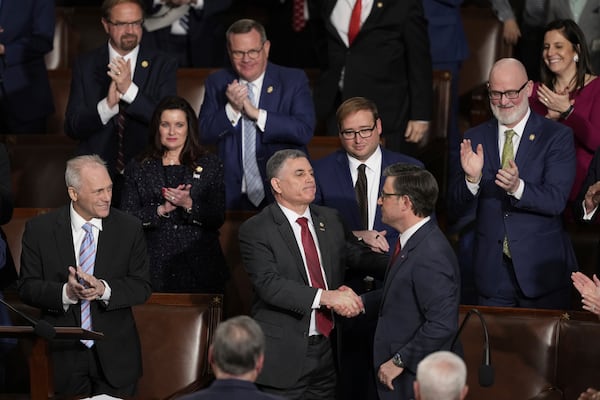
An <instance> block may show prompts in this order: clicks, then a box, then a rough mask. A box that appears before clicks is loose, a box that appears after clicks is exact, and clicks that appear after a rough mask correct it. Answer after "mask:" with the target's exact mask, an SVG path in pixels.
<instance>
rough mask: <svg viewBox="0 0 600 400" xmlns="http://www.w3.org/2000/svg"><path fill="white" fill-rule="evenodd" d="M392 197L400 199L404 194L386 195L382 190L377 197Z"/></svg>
mask: <svg viewBox="0 0 600 400" xmlns="http://www.w3.org/2000/svg"><path fill="white" fill-rule="evenodd" d="M392 196H397V197H402V196H404V194H403V193H386V192H384V191H383V190H382V191H381V192H379V197H381V198H382V199H385V198H388V197H392Z"/></svg>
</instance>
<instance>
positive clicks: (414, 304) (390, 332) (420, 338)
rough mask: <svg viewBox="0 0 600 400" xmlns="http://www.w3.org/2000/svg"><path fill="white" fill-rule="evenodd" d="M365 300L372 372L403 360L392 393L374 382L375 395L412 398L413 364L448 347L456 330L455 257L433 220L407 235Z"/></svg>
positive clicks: (388, 398)
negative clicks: (371, 327) (372, 318)
mask: <svg viewBox="0 0 600 400" xmlns="http://www.w3.org/2000/svg"><path fill="white" fill-rule="evenodd" d="M363 299H364V301H365V307H366V311H367V314H368V315H373V314H377V328H376V330H375V338H374V342H373V366H374V369H375V371H376V372H377V371H378V370H379V367H380V366H381V364H383V363H385V362H386V361H388V360H390V359H391V358H392V357H393V356H394V354H396V353H400V356H401V358H402V361H403V362H404V364H405V365H406V367H405V369H404V371H403V372H402V374H400V376H399V377H398V378H396V379H394V381H393V384H394V391H393V392H392V391H390V390H389V389H387V388H386V387H385V386H384V385H382V384H381V382H379V381H377V392H378V393H379V399H380V400H392V399H412V398H413V397H414V394H413V381H414V380H415V374H416V371H417V364H419V362H420V361H421V360H422V359H423V358H425V357H426V356H427V355H428V354H430V353H432V352H434V351H438V350H450V345H451V344H452V340H453V338H454V335H455V334H456V332H457V329H458V327H457V325H458V304H459V299H460V273H459V269H458V261H457V260H456V255H455V254H454V250H453V249H452V247H451V246H450V244H449V243H448V240H447V239H446V237H445V236H444V234H443V233H442V231H441V230H440V229H439V228H438V226H437V224H436V223H435V221H433V220H430V221H429V222H427V223H425V224H424V225H423V226H421V227H420V228H419V229H418V230H417V231H416V232H415V233H414V234H413V235H412V236H411V237H410V238H409V239H408V242H406V244H405V245H404V247H403V248H402V250H401V251H400V254H399V255H398V257H397V258H396V260H395V261H394V263H393V264H392V265H390V266H389V267H388V272H387V274H386V277H385V281H384V286H383V288H381V289H378V290H375V291H372V292H368V293H366V294H363Z"/></svg>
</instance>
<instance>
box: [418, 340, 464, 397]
mask: <svg viewBox="0 0 600 400" xmlns="http://www.w3.org/2000/svg"><path fill="white" fill-rule="evenodd" d="M413 387H414V390H415V399H416V400H463V399H464V398H465V397H466V396H467V392H468V391H469V386H467V366H466V365H465V362H464V361H463V360H462V359H461V358H460V357H459V356H457V355H456V354H454V353H452V352H450V351H436V352H435V353H431V354H430V355H428V356H427V357H425V358H424V359H423V360H421V362H420V363H419V365H418V366H417V379H416V380H415V381H414V383H413Z"/></svg>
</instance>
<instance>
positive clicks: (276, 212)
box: [269, 202, 310, 286]
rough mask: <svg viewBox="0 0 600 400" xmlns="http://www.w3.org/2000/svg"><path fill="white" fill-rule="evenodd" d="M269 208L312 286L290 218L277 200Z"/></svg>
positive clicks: (297, 264) (305, 277) (304, 276)
mask: <svg viewBox="0 0 600 400" xmlns="http://www.w3.org/2000/svg"><path fill="white" fill-rule="evenodd" d="M269 209H270V210H271V215H272V217H273V222H274V223H275V224H276V225H277V230H278V231H279V234H280V235H281V237H282V238H283V241H284V242H285V244H286V245H287V247H288V249H289V250H290V253H292V255H293V256H294V259H295V260H296V268H298V272H299V273H300V275H301V276H302V278H303V279H304V283H305V284H306V285H309V286H310V280H309V279H308V276H307V274H306V269H305V268H304V261H303V260H302V254H300V251H301V250H300V248H299V247H298V243H297V242H296V236H294V231H292V228H291V227H290V224H289V222H288V219H287V218H286V217H285V215H284V214H283V211H281V208H279V206H278V205H277V203H276V202H273V203H271V205H269Z"/></svg>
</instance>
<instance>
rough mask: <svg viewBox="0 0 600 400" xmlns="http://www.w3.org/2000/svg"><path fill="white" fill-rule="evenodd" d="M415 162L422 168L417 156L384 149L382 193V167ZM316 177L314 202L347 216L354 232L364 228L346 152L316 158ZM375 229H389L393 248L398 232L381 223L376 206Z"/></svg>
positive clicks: (344, 216) (381, 184) (382, 155)
mask: <svg viewBox="0 0 600 400" xmlns="http://www.w3.org/2000/svg"><path fill="white" fill-rule="evenodd" d="M399 162H401V163H407V164H414V165H418V166H420V167H422V166H423V163H422V162H421V161H419V160H417V159H415V158H412V157H409V156H406V155H404V154H401V153H396V152H393V151H390V150H386V149H384V148H381V174H380V175H381V179H380V181H379V191H378V193H379V192H381V189H382V188H383V184H384V183H385V177H383V170H384V169H385V168H386V167H388V166H389V165H392V164H396V163H399ZM312 164H313V169H314V172H315V179H316V180H317V193H316V195H315V200H314V203H315V204H320V205H322V206H327V207H331V208H335V209H336V210H338V212H339V213H340V214H341V216H342V218H344V222H345V223H346V225H347V226H348V228H350V229H351V230H353V231H356V230H362V229H363V228H362V222H361V220H360V210H359V209H358V203H357V201H356V193H355V191H354V184H353V183H352V175H351V174H350V165H349V162H348V156H347V154H346V151H344V150H343V149H340V150H338V151H336V152H335V153H332V154H330V155H328V156H327V157H324V158H321V159H320V160H317V161H313V162H312ZM373 229H375V230H377V231H381V230H384V229H385V230H387V235H386V238H387V240H388V242H389V243H390V248H391V249H393V248H394V246H395V242H396V240H397V239H398V231H397V230H395V229H394V228H392V227H391V226H389V225H386V224H384V223H383V222H381V207H380V206H379V205H377V209H376V211H375V223H374V225H373Z"/></svg>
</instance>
